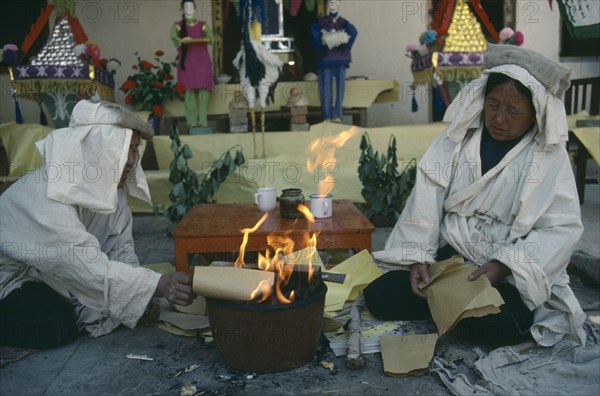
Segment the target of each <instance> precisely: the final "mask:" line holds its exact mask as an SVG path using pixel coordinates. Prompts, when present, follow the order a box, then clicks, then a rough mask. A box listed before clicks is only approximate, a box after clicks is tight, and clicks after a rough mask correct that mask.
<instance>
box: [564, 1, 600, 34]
mask: <svg viewBox="0 0 600 396" xmlns="http://www.w3.org/2000/svg"><path fill="white" fill-rule="evenodd" d="M557 1H558V8H559V9H560V15H561V16H562V18H563V20H564V21H565V25H566V26H567V30H568V31H569V34H570V35H571V37H573V38H578V39H584V38H600V1H598V0H557Z"/></svg>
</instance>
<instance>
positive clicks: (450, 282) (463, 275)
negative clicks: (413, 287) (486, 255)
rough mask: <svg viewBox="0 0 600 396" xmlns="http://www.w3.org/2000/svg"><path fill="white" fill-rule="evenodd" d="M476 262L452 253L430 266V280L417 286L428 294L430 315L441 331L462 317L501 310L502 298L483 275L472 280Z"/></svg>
mask: <svg viewBox="0 0 600 396" xmlns="http://www.w3.org/2000/svg"><path fill="white" fill-rule="evenodd" d="M476 267H477V266H476V265H466V264H465V262H464V260H463V259H462V257H459V256H454V257H452V258H450V259H448V260H444V261H440V262H438V263H435V264H432V265H431V266H430V267H429V271H428V273H429V278H430V282H429V283H428V284H426V283H425V282H421V283H420V284H419V288H420V290H421V291H423V293H425V295H426V296H427V303H428V305H429V309H430V311H431V316H432V317H433V320H434V321H435V324H436V325H437V328H438V334H439V335H442V334H444V333H446V332H447V331H448V330H450V329H452V328H453V327H454V326H455V325H456V324H457V323H458V322H459V321H460V320H461V319H463V318H468V317H480V316H485V315H489V314H495V313H498V312H500V308H499V307H500V305H502V304H504V300H503V299H502V297H501V296H500V293H498V290H496V289H495V288H493V287H492V285H491V284H490V281H489V280H488V278H487V277H486V276H479V277H477V278H476V279H473V280H472V281H470V280H469V277H470V275H471V274H472V273H473V272H474V270H475V269H476Z"/></svg>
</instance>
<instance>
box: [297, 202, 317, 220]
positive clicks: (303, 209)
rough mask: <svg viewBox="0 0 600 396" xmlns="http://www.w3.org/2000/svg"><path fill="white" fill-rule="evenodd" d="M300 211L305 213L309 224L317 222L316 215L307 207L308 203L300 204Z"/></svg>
mask: <svg viewBox="0 0 600 396" xmlns="http://www.w3.org/2000/svg"><path fill="white" fill-rule="evenodd" d="M298 211H299V212H300V213H302V214H303V215H304V217H305V218H306V220H308V222H309V224H310V223H314V222H315V216H313V214H312V213H311V211H310V209H308V208H307V207H306V205H303V204H299V205H298Z"/></svg>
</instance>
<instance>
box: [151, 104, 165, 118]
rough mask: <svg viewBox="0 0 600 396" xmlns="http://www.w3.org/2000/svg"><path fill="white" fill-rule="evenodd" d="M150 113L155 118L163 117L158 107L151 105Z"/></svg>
mask: <svg viewBox="0 0 600 396" xmlns="http://www.w3.org/2000/svg"><path fill="white" fill-rule="evenodd" d="M151 111H152V114H154V115H155V116H157V117H162V115H163V109H162V107H160V106H159V105H153V106H152V110H151Z"/></svg>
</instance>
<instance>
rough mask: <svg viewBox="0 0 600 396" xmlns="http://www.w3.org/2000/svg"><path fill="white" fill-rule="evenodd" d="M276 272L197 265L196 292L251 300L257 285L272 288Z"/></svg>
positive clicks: (218, 296) (231, 298)
mask: <svg viewBox="0 0 600 396" xmlns="http://www.w3.org/2000/svg"><path fill="white" fill-rule="evenodd" d="M274 283H275V273H273V272H269V271H257V270H252V269H247V268H235V267H195V268H194V283H193V289H194V293H196V294H199V295H202V296H205V297H213V298H219V299H223V300H232V301H250V300H252V299H253V297H254V296H255V294H253V293H254V292H255V290H256V289H257V285H260V289H261V290H262V289H263V288H264V289H267V290H269V292H270V290H271V289H272V288H273V285H274Z"/></svg>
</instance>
